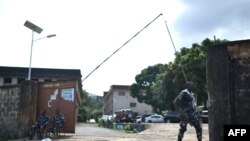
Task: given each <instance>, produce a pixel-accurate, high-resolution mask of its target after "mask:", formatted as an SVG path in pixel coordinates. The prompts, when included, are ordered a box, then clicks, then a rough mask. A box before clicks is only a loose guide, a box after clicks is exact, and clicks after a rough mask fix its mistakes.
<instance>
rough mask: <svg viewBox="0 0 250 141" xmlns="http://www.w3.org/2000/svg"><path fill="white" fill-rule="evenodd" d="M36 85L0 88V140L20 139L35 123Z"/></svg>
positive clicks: (30, 82)
mask: <svg viewBox="0 0 250 141" xmlns="http://www.w3.org/2000/svg"><path fill="white" fill-rule="evenodd" d="M36 95H37V84H36V83H34V82H33V81H24V82H23V83H22V84H21V85H12V86H2V87H0V139H1V138H6V139H14V138H21V137H24V136H26V135H27V134H28V128H29V127H30V126H31V125H32V124H33V123H34V121H35V114H36Z"/></svg>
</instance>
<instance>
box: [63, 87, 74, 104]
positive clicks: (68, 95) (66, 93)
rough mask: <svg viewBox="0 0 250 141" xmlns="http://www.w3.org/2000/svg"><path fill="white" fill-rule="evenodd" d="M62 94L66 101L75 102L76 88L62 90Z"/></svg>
mask: <svg viewBox="0 0 250 141" xmlns="http://www.w3.org/2000/svg"><path fill="white" fill-rule="evenodd" d="M61 92H62V93H61V96H62V98H63V99H64V100H68V101H74V88H68V89H62V90H61Z"/></svg>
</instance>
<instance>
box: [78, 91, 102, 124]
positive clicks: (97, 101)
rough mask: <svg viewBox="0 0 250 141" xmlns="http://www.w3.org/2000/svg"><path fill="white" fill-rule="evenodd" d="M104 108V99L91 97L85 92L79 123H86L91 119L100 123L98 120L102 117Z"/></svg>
mask: <svg viewBox="0 0 250 141" xmlns="http://www.w3.org/2000/svg"><path fill="white" fill-rule="evenodd" d="M102 106H103V99H102V97H100V96H96V97H91V96H88V93H87V92H86V91H84V92H83V95H82V104H81V106H80V108H79V113H78V122H86V121H87V120H89V119H95V120H96V121H98V118H99V117H101V116H102Z"/></svg>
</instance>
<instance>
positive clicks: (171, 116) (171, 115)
mask: <svg viewBox="0 0 250 141" xmlns="http://www.w3.org/2000/svg"><path fill="white" fill-rule="evenodd" d="M164 122H166V123H177V122H180V119H179V117H178V112H175V111H168V112H167V113H166V114H165V115H164Z"/></svg>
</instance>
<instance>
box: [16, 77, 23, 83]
mask: <svg viewBox="0 0 250 141" xmlns="http://www.w3.org/2000/svg"><path fill="white" fill-rule="evenodd" d="M24 80H25V78H18V79H17V83H18V84H20V83H22V82H23V81H24Z"/></svg>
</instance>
